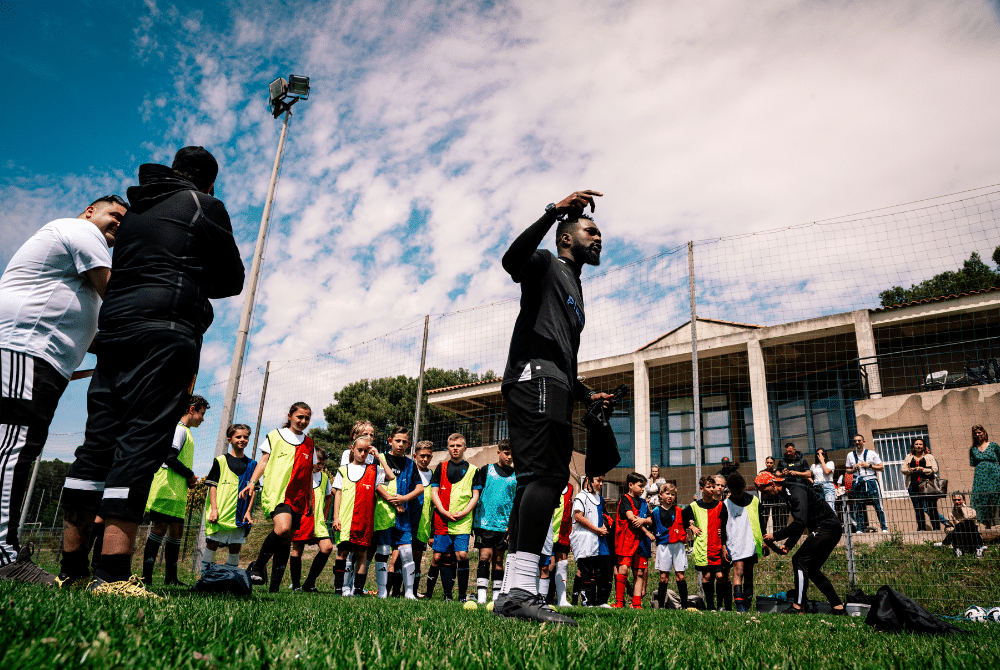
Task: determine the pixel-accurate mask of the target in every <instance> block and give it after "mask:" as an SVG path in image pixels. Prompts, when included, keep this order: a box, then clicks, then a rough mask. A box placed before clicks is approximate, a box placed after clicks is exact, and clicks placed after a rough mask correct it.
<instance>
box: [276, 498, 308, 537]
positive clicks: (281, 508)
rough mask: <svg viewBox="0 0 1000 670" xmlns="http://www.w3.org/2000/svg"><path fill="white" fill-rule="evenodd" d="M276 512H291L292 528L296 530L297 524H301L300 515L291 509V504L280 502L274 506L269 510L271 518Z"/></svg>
mask: <svg viewBox="0 0 1000 670" xmlns="http://www.w3.org/2000/svg"><path fill="white" fill-rule="evenodd" d="M278 514H291V515H292V530H298V529H299V526H301V525H302V515H301V514H299V513H298V512H295V511H293V510H292V506H291V505H289V504H288V503H281V504H280V505H278V506H277V507H275V508H274V511H273V512H271V518H272V519H273V518H274V517H275V516H276V515H278Z"/></svg>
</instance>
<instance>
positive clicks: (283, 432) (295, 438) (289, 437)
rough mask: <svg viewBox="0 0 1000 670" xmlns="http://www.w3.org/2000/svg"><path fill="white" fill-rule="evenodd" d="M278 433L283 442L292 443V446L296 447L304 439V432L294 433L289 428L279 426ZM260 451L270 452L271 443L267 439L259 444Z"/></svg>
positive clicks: (263, 452)
mask: <svg viewBox="0 0 1000 670" xmlns="http://www.w3.org/2000/svg"><path fill="white" fill-rule="evenodd" d="M278 435H280V436H281V439H283V440H284V441H285V442H287V443H288V444H290V445H292V446H293V447H297V446H299V445H300V444H302V443H303V442H305V441H306V434H305V433H301V434H299V435H296V434H295V433H293V432H292V429H291V428H279V429H278ZM260 451H261V453H262V454H269V453H271V443H270V442H268V441H267V440H264V444H262V445H260Z"/></svg>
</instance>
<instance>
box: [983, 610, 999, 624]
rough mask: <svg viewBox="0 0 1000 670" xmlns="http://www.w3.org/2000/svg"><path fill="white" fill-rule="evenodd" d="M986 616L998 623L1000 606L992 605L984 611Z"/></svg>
mask: <svg viewBox="0 0 1000 670" xmlns="http://www.w3.org/2000/svg"><path fill="white" fill-rule="evenodd" d="M986 618H987V619H989V620H990V621H993V622H995V623H1000V607H993V608H991V609H990V611H988V612H987V613H986Z"/></svg>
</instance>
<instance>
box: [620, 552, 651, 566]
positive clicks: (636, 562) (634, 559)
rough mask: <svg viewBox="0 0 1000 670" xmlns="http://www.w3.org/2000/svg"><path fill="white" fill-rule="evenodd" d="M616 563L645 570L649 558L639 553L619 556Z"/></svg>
mask: <svg viewBox="0 0 1000 670" xmlns="http://www.w3.org/2000/svg"><path fill="white" fill-rule="evenodd" d="M618 565H624V566H625V567H631V568H635V569H636V570H645V569H646V568H647V567H649V559H647V558H646V557H645V556H640V555H639V554H636V555H635V556H619V557H618Z"/></svg>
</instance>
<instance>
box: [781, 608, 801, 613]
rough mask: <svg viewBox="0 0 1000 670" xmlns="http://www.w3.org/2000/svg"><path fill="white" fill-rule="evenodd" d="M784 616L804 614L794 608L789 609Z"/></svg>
mask: <svg viewBox="0 0 1000 670" xmlns="http://www.w3.org/2000/svg"><path fill="white" fill-rule="evenodd" d="M782 614H802V610H800V609H796V608H794V607H789V608H788V609H786V610H785V611H784V612H782Z"/></svg>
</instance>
